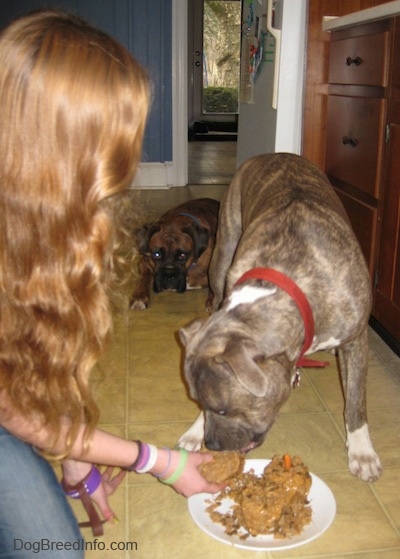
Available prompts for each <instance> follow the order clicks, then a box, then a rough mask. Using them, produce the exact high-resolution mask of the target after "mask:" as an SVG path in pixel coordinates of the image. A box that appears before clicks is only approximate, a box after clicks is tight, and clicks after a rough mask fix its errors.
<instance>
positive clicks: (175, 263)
mask: <svg viewBox="0 0 400 559" xmlns="http://www.w3.org/2000/svg"><path fill="white" fill-rule="evenodd" d="M136 239H137V244H138V247H139V251H140V253H141V254H142V256H143V258H145V259H146V264H147V265H148V266H149V267H150V268H151V271H152V273H153V276H154V283H153V288H154V291H155V293H159V292H160V291H177V292H178V293H183V292H184V291H185V290H186V277H187V272H188V270H189V268H190V267H191V266H194V265H195V264H196V262H197V260H198V258H199V257H200V256H201V254H202V253H203V252H204V251H205V249H206V248H207V246H208V243H209V240H210V232H209V230H208V229H207V228H206V227H202V226H201V225H199V224H198V223H195V222H194V221H192V220H190V219H188V218H186V217H184V216H180V217H177V218H176V219H175V220H173V221H168V222H167V221H163V220H160V221H158V222H157V223H154V224H150V225H144V226H143V227H141V228H140V229H138V230H137V231H136Z"/></svg>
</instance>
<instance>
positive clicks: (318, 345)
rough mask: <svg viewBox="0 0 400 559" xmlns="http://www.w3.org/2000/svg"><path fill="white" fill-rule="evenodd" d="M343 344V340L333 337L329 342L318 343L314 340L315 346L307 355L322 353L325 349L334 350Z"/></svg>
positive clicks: (313, 345)
mask: <svg viewBox="0 0 400 559" xmlns="http://www.w3.org/2000/svg"><path fill="white" fill-rule="evenodd" d="M341 343H342V341H341V340H339V339H338V338H335V337H333V336H331V337H330V338H328V339H327V340H321V341H318V339H317V340H316V339H315V338H314V340H313V344H312V346H311V348H310V349H309V350H308V351H307V353H314V352H315V351H322V350H323V349H332V348H334V347H338V346H340V344H341Z"/></svg>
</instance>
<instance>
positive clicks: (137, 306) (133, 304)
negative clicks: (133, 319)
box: [129, 297, 150, 311]
mask: <svg viewBox="0 0 400 559" xmlns="http://www.w3.org/2000/svg"><path fill="white" fill-rule="evenodd" d="M149 302H150V301H149V298H148V297H143V298H142V299H139V298H138V299H136V298H134V297H132V299H131V301H130V303H129V307H130V308H131V309H132V310H134V311H143V310H144V309H147V307H148V306H149Z"/></svg>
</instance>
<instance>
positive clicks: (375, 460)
mask: <svg viewBox="0 0 400 559" xmlns="http://www.w3.org/2000/svg"><path fill="white" fill-rule="evenodd" d="M339 363H340V372H341V376H342V382H343V389H344V393H345V400H346V403H345V420H346V431H347V452H348V460H349V470H350V472H351V473H352V474H353V475H355V476H357V477H359V478H361V479H362V480H364V481H375V480H376V479H378V478H379V477H380V475H381V473H382V466H381V462H380V460H379V456H378V455H377V454H376V452H375V450H374V448H373V446H372V442H371V439H370V436H369V430H368V421H367V411H366V381H367V372H368V331H367V328H365V330H364V332H363V333H362V334H361V336H359V337H358V338H357V339H356V340H353V341H352V342H350V343H348V344H345V345H343V346H342V347H341V348H339Z"/></svg>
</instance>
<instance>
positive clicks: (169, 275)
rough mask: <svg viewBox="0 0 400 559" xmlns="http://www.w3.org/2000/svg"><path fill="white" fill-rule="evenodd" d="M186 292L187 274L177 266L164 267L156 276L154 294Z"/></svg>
mask: <svg viewBox="0 0 400 559" xmlns="http://www.w3.org/2000/svg"><path fill="white" fill-rule="evenodd" d="M161 291H177V292H178V293H183V292H184V291H186V274H185V272H184V270H182V269H181V268H179V267H177V266H163V267H162V268H160V269H159V270H158V272H157V273H156V275H155V276H154V292H155V293H160V292H161Z"/></svg>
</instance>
